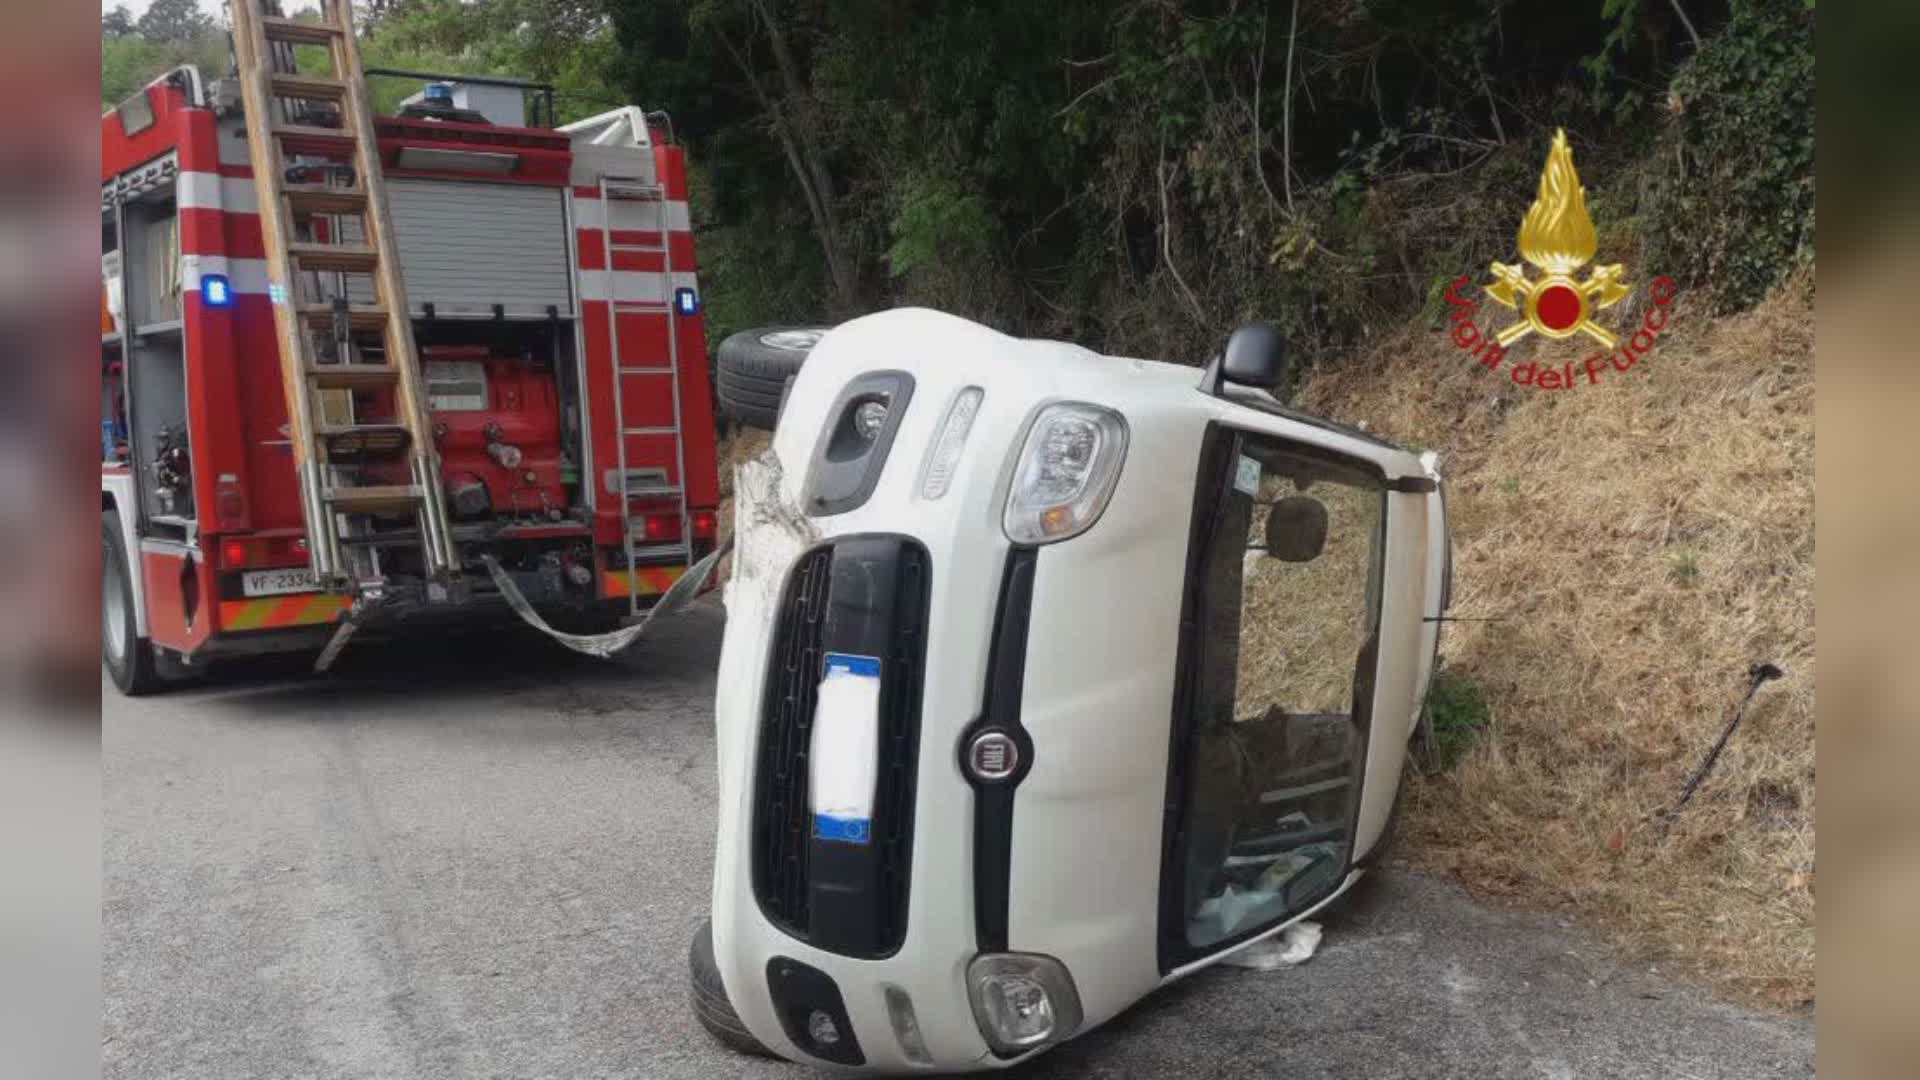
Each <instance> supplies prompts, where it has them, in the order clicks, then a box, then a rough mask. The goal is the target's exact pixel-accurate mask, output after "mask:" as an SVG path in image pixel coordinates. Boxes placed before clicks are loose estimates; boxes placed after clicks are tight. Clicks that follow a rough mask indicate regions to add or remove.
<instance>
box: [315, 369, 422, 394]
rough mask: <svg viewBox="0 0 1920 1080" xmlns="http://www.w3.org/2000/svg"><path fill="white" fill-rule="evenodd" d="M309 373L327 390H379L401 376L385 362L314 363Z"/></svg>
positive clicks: (390, 384)
mask: <svg viewBox="0 0 1920 1080" xmlns="http://www.w3.org/2000/svg"><path fill="white" fill-rule="evenodd" d="M307 374H308V375H311V376H313V381H314V382H315V383H316V384H318V385H319V386H320V387H321V388H322V389H325V390H378V389H381V388H383V387H388V386H392V385H393V384H394V383H395V382H397V381H399V378H400V373H399V372H398V371H395V370H394V369H393V368H390V367H388V366H387V365H385V364H314V365H313V366H311V367H309V368H307Z"/></svg>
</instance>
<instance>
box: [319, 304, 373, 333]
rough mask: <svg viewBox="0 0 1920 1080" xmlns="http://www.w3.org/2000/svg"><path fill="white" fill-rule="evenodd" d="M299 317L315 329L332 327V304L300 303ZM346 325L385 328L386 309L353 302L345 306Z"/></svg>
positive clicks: (360, 328)
mask: <svg viewBox="0 0 1920 1080" xmlns="http://www.w3.org/2000/svg"><path fill="white" fill-rule="evenodd" d="M299 310H300V317H301V318H302V319H304V320H306V323H307V325H308V326H311V327H313V328H314V329H315V330H327V331H331V330H332V329H333V305H331V304H301V305H300V308H299ZM347 325H348V326H349V327H350V328H352V329H354V330H385V329H386V328H387V309H386V308H383V307H373V306H371V305H368V304H355V305H353V306H351V307H349V308H347Z"/></svg>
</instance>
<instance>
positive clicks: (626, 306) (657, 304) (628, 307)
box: [587, 271, 673, 315]
mask: <svg viewBox="0 0 1920 1080" xmlns="http://www.w3.org/2000/svg"><path fill="white" fill-rule="evenodd" d="M587 273H592V271H587ZM613 310H615V311H629V312H633V313H634V314H636V315H667V314H671V313H672V312H673V305H672V304H669V303H666V302H665V301H663V300H615V301H614V302H613Z"/></svg>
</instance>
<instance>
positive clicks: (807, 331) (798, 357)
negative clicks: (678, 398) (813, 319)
mask: <svg viewBox="0 0 1920 1080" xmlns="http://www.w3.org/2000/svg"><path fill="white" fill-rule="evenodd" d="M828 329H830V328H829V327H824V326H769V327H761V328H758V329H754V330H742V331H741V332H739V333H737V334H734V335H733V336H731V337H729V338H727V340H725V341H723V342H721V343H720V348H719V350H718V351H717V360H718V363H717V367H718V369H719V378H718V380H717V381H718V386H717V387H716V389H717V390H718V392H719V398H720V408H721V411H722V412H725V413H726V414H727V415H728V416H731V417H733V418H734V419H735V420H738V421H740V422H741V423H742V424H746V425H747V426H749V427H757V428H764V429H766V430H768V431H771V430H773V427H774V425H775V423H776V422H778V420H779V419H780V406H781V404H782V403H783V402H784V401H785V400H786V395H787V388H788V387H789V386H791V385H792V383H793V377H794V376H795V375H798V374H799V373H800V367H801V365H802V364H805V363H806V361H807V354H809V353H811V352H812V351H813V347H814V345H815V344H817V343H818V342H819V340H820V335H822V334H824V333H826V332H827V330H828Z"/></svg>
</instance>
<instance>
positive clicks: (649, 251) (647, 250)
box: [613, 244, 667, 255]
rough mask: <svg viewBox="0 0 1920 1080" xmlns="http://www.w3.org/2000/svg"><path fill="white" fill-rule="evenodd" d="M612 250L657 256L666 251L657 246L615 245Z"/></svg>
mask: <svg viewBox="0 0 1920 1080" xmlns="http://www.w3.org/2000/svg"><path fill="white" fill-rule="evenodd" d="M613 250H615V251H634V252H639V253H640V254H642V255H658V254H661V253H662V252H664V251H666V250H667V249H666V248H663V247H661V246H660V245H658V244H615V245H613Z"/></svg>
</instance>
